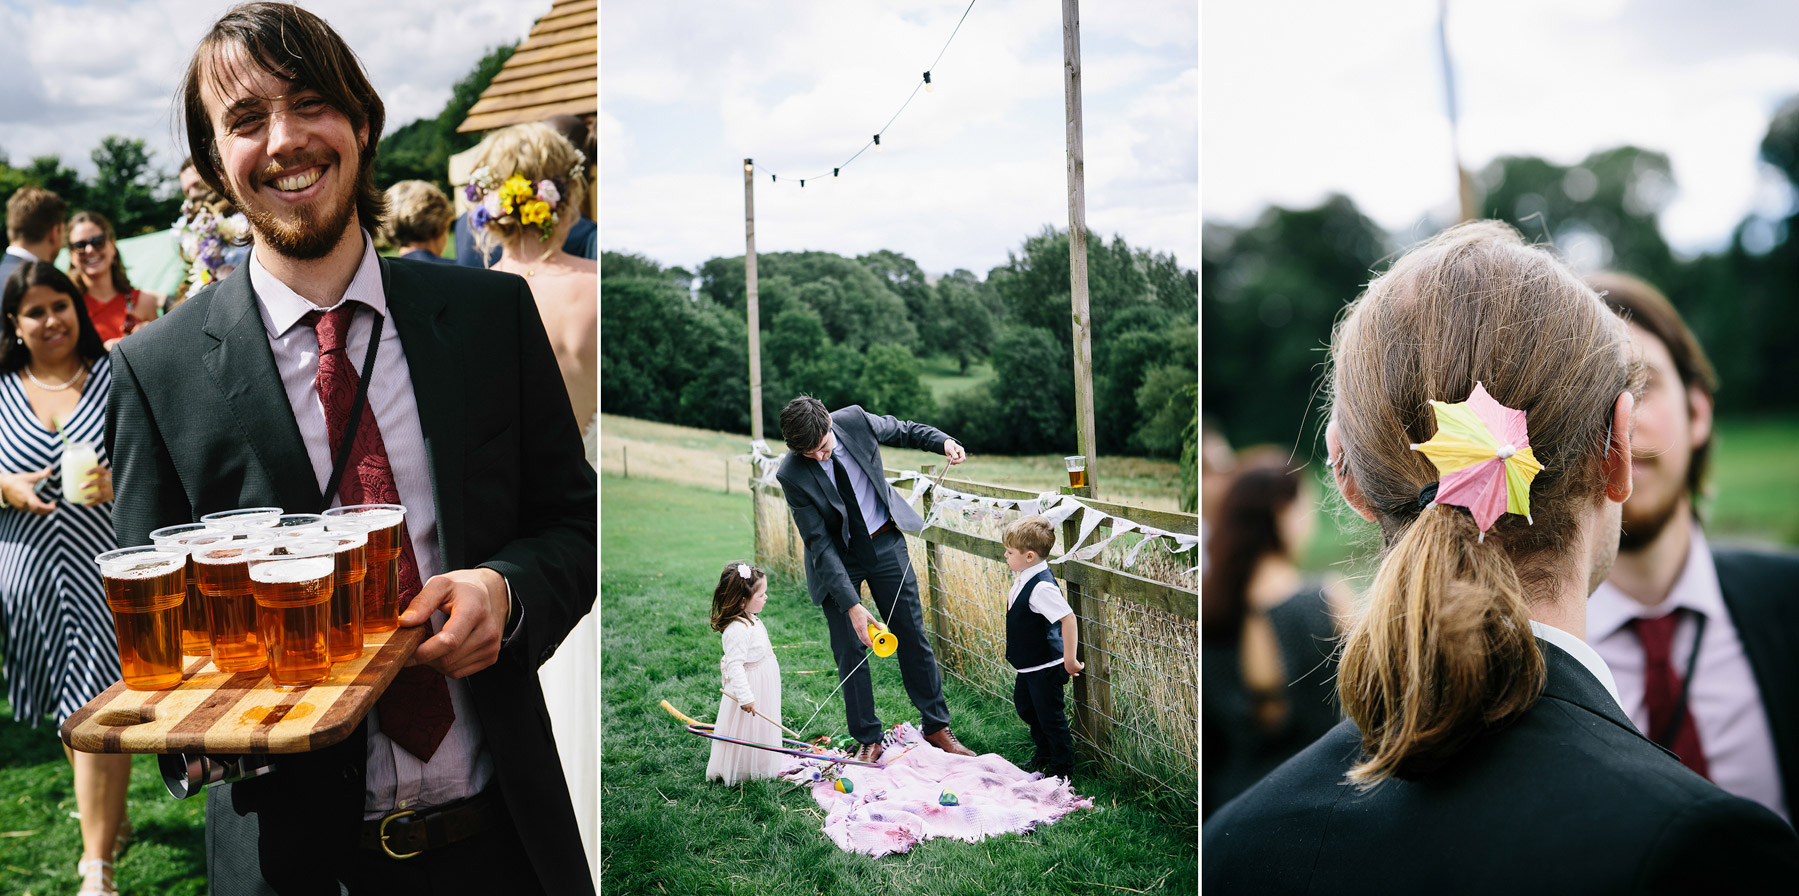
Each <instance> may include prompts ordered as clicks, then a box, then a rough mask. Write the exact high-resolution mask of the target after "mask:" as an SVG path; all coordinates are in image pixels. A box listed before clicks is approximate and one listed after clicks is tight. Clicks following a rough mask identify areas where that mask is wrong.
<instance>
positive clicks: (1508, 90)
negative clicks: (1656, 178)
mask: <svg viewBox="0 0 1799 896" xmlns="http://www.w3.org/2000/svg"><path fill="white" fill-rule="evenodd" d="M1436 13H1437V3H1436V2H1435V0H1380V2H1373V0H1357V2H1344V0H1281V2H1268V3H1242V2H1233V0H1203V3H1202V9H1201V17H1202V22H1203V25H1202V33H1203V38H1202V58H1203V73H1204V80H1205V87H1204V91H1203V96H1202V99H1201V101H1202V109H1203V112H1202V120H1203V122H1204V125H1203V128H1202V159H1203V167H1204V174H1203V176H1202V180H1203V185H1202V194H1203V200H1202V201H1203V203H1204V214H1205V218H1206V220H1208V221H1214V220H1216V221H1228V222H1233V223H1246V222H1248V221H1250V220H1253V218H1254V216H1255V214H1256V213H1257V212H1258V211H1260V210H1261V209H1263V208H1265V207H1266V206H1267V205H1269V204H1270V203H1278V204H1283V205H1288V206H1304V205H1310V204H1315V203H1316V202H1318V201H1319V200H1320V199H1322V198H1323V197H1324V195H1325V194H1326V193H1327V192H1329V191H1333V190H1334V191H1339V192H1344V193H1347V194H1349V195H1350V196H1351V197H1352V198H1354V199H1355V201H1356V204H1357V205H1358V206H1360V207H1361V209H1362V210H1363V212H1364V213H1366V214H1368V215H1370V216H1371V217H1373V218H1374V219H1375V220H1376V221H1378V222H1379V223H1381V224H1382V225H1383V226H1385V227H1387V228H1388V229H1389V230H1392V231H1395V232H1398V233H1400V234H1401V235H1402V236H1403V235H1408V234H1409V235H1412V236H1422V235H1423V234H1422V233H1414V232H1413V231H1412V230H1411V228H1414V227H1415V226H1416V225H1417V223H1418V221H1419V220H1420V219H1421V218H1422V217H1423V216H1425V215H1426V214H1427V213H1432V212H1434V213H1436V214H1437V216H1438V218H1439V219H1442V218H1445V217H1448V216H1450V214H1451V213H1452V211H1453V209H1454V203H1455V192H1454V191H1455V177H1454V173H1453V168H1452V167H1451V162H1450V158H1451V155H1450V133H1449V127H1448V123H1447V118H1446V116H1445V114H1444V98H1443V97H1444V94H1443V86H1442V75H1441V71H1442V69H1441V65H1440V61H1439V60H1440V55H1439V49H1438V47H1439V45H1438V42H1437V24H1436V22H1437V19H1436ZM1795 35H1799V4H1794V3H1790V2H1785V0H1733V2H1730V3H1690V2H1678V0H1509V2H1506V3H1476V2H1469V0H1451V2H1450V13H1449V43H1450V50H1451V53H1452V54H1453V55H1454V58H1455V63H1456V73H1455V77H1456V81H1457V89H1458V93H1459V100H1460V112H1461V135H1460V139H1461V145H1462V154H1463V157H1464V159H1465V161H1466V164H1467V165H1468V167H1470V168H1471V169H1478V168H1479V167H1480V166H1481V165H1483V164H1485V163H1486V162H1488V161H1490V160H1491V159H1493V158H1494V157H1496V156H1500V155H1508V154H1532V155H1538V156H1543V157H1545V158H1548V159H1551V160H1553V161H1556V162H1559V163H1562V164H1572V163H1574V162H1577V161H1579V160H1580V159H1581V158H1583V157H1585V156H1586V155H1587V154H1588V153H1590V152H1592V151H1594V150H1596V149H1605V148H1610V147H1614V146H1618V145H1622V144H1625V143H1633V144H1635V145H1638V146H1641V147H1644V148H1648V149H1656V150H1661V151H1663V152H1665V153H1667V154H1668V155H1669V156H1670V158H1671V161H1672V163H1673V169H1674V178H1675V181H1676V189H1677V192H1676V194H1675V195H1674V197H1673V200H1672V201H1671V203H1670V204H1669V205H1668V206H1667V207H1666V208H1665V209H1664V210H1663V213H1662V227H1663V231H1664V234H1665V235H1666V236H1667V238H1668V239H1669V241H1670V242H1671V243H1672V244H1673V245H1674V246H1675V248H1676V249H1677V250H1678V251H1682V252H1685V253H1695V252H1701V251H1707V250H1711V249H1715V248H1718V247H1719V246H1721V245H1724V244H1725V243H1727V242H1728V240H1729V237H1730V233H1731V230H1732V228H1734V227H1735V226H1736V225H1737V223H1738V222H1740V221H1741V220H1743V218H1744V217H1745V216H1748V215H1750V214H1756V213H1759V214H1763V215H1773V216H1779V215H1782V214H1784V213H1785V211H1786V209H1787V205H1788V203H1789V201H1790V197H1789V196H1788V191H1787V189H1786V188H1785V186H1784V184H1783V182H1782V181H1781V180H1780V178H1779V176H1778V175H1776V174H1774V173H1773V172H1772V170H1771V169H1768V168H1767V166H1765V165H1763V164H1761V163H1760V162H1759V161H1758V160H1757V157H1756V148H1757V145H1758V144H1759V143H1760V141H1761V138H1762V135H1763V134H1764V133H1765V132H1766V130H1767V124H1768V120H1769V118H1770V117H1771V116H1772V114H1773V112H1774V110H1775V109H1776V108H1778V107H1779V105H1780V103H1781V101H1783V100H1785V99H1786V98H1788V97H1791V96H1793V95H1795V94H1799V40H1795Z"/></svg>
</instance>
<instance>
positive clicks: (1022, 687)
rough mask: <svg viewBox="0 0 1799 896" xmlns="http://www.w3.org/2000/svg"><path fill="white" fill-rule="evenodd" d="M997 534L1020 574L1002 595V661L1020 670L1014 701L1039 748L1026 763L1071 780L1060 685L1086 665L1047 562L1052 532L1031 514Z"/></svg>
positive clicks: (1053, 540)
mask: <svg viewBox="0 0 1799 896" xmlns="http://www.w3.org/2000/svg"><path fill="white" fill-rule="evenodd" d="M1001 538H1002V540H1003V541H1004V543H1005V546H1006V565H1007V566H1009V567H1011V568H1012V571H1013V572H1015V573H1017V574H1018V578H1017V579H1015V580H1013V582H1012V590H1011V591H1010V592H1009V593H1008V594H1007V596H1006V662H1008V663H1011V664H1012V668H1013V669H1014V670H1016V671H1017V672H1018V681H1017V683H1016V684H1014V685H1013V686H1012V705H1013V707H1015V708H1016V709H1017V710H1018V717H1019V718H1021V719H1023V720H1024V723H1025V724H1026V725H1029V726H1030V728H1031V742H1032V743H1034V744H1036V746H1037V751H1036V753H1035V754H1033V755H1032V756H1031V761H1030V762H1029V763H1027V764H1026V767H1027V768H1037V767H1041V768H1042V769H1043V770H1044V771H1045V772H1047V773H1048V774H1050V775H1054V776H1056V777H1061V778H1069V779H1072V776H1073V773H1074V738H1073V736H1071V735H1070V734H1069V733H1068V714H1067V713H1066V712H1065V711H1064V710H1063V708H1062V688H1063V686H1064V685H1066V684H1068V679H1069V678H1070V677H1071V676H1077V675H1079V674H1081V668H1082V667H1083V665H1084V664H1083V663H1081V661H1079V660H1077V659H1075V658H1074V655H1075V650H1076V648H1077V647H1079V645H1080V635H1079V631H1078V628H1077V626H1076V623H1075V618H1074V611H1073V610H1071V609H1069V607H1068V601H1066V600H1063V599H1062V589H1061V588H1058V587H1056V577H1055V576H1053V575H1051V574H1050V571H1049V563H1048V562H1047V558H1048V557H1049V549H1050V548H1051V547H1052V546H1053V545H1055V543H1056V530H1055V528H1054V527H1052V526H1051V525H1050V523H1049V520H1047V519H1045V518H1043V517H1042V516H1040V515H1037V514H1032V515H1030V516H1024V517H1019V518H1018V519H1017V520H1016V521H1014V522H1013V523H1012V524H1011V525H1009V526H1007V527H1006V531H1005V533H1004V535H1002V536H1001Z"/></svg>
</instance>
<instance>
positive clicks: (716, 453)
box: [600, 414, 1181, 562]
mask: <svg viewBox="0 0 1799 896" xmlns="http://www.w3.org/2000/svg"><path fill="white" fill-rule="evenodd" d="M763 438H764V439H765V440H766V441H767V442H768V443H769V446H768V447H769V450H770V451H772V452H774V453H775V454H780V453H782V452H784V451H786V450H787V446H786V445H783V444H782V443H781V434H780V433H778V432H772V433H764V434H763ZM749 447H750V437H749V435H748V434H747V433H728V432H718V431H714V430H707V429H692V428H689V427H685V426H674V425H672V424H668V423H654V422H651V421H648V420H638V419H635V418H632V417H618V416H614V415H611V414H602V415H600V472H601V473H602V474H612V475H615V476H625V475H627V474H628V475H629V477H630V478H632V479H638V478H651V479H662V480H666V481H670V482H679V483H682V484H684V485H691V486H695V487H698V488H704V489H710V490H712V491H716V492H720V493H723V492H725V491H726V490H727V489H728V490H729V491H731V492H733V493H735V494H739V495H742V494H747V491H746V486H745V483H746V482H747V481H749V477H750V466H749V464H747V463H742V462H739V461H736V460H734V458H736V457H737V456H739V455H743V454H747V453H749ZM881 456H882V458H883V459H885V460H886V462H887V464H888V466H890V467H893V468H895V469H911V470H916V469H919V468H920V467H921V466H923V465H924V464H941V463H943V455H941V454H928V453H926V452H923V451H907V450H904V449H900V448H882V449H881ZM1094 469H1095V471H1096V479H1097V481H1098V483H1099V493H1098V495H1096V497H1097V498H1099V499H1100V500H1102V501H1113V502H1116V503H1119V504H1130V505H1133V506H1137V507H1150V508H1154V509H1157V510H1179V509H1180V484H1181V474H1180V469H1181V468H1180V464H1179V463H1177V462H1176V461H1172V460H1156V459H1152V458H1145V457H1112V456H1105V457H1101V458H1099V460H1098V463H1097V465H1096V466H1095V467H1094ZM1066 470H1067V468H1066V467H1064V466H1063V464H1062V455H1060V454H1053V455H1052V454H1033V455H1021V456H1011V455H999V454H974V455H970V456H969V459H968V461H967V462H966V463H964V464H962V465H961V466H960V467H959V468H957V470H956V471H955V472H954V473H952V474H951V475H952V476H954V477H956V478H961V479H971V480H974V481H977V482H987V483H991V484H994V485H1004V486H1009V487H1012V488H1021V489H1028V490H1032V491H1054V490H1055V488H1056V487H1057V486H1058V485H1067V484H1068V474H1067V471H1066ZM720 562H723V561H720Z"/></svg>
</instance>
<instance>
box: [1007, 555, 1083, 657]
mask: <svg viewBox="0 0 1799 896" xmlns="http://www.w3.org/2000/svg"><path fill="white" fill-rule="evenodd" d="M1046 569H1049V562H1048V561H1040V562H1038V563H1037V564H1036V565H1034V566H1027V567H1025V568H1024V569H1022V570H1020V571H1019V573H1018V577H1017V578H1015V579H1013V580H1012V588H1011V590H1009V591H1008V592H1007V593H1006V609H1007V610H1011V609H1012V605H1013V604H1014V603H1017V602H1018V593H1019V592H1020V591H1022V590H1024V584H1025V583H1026V582H1028V581H1030V580H1031V577H1033V576H1035V575H1036V574H1038V573H1040V572H1043V571H1044V570H1046ZM1030 600H1031V604H1030V606H1031V612H1033V613H1036V614H1038V615H1039V616H1042V617H1043V618H1045V619H1048V620H1049V621H1050V622H1051V623H1058V622H1061V621H1062V619H1063V617H1065V616H1068V615H1069V614H1071V613H1073V612H1074V608H1072V607H1070V606H1068V601H1067V600H1064V599H1063V597H1062V589H1061V588H1058V587H1056V585H1055V583H1053V582H1038V583H1037V587H1035V588H1032V589H1031V598H1030ZM1060 665H1062V660H1061V659H1059V658H1058V659H1056V660H1055V661H1053V662H1048V663H1044V664H1043V665H1041V666H1032V667H1030V668H1029V669H1016V670H1014V671H1017V672H1021V673H1022V672H1037V671H1040V670H1043V669H1048V668H1049V667H1051V666H1060Z"/></svg>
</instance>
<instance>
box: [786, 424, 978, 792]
mask: <svg viewBox="0 0 1799 896" xmlns="http://www.w3.org/2000/svg"><path fill="white" fill-rule="evenodd" d="M781 437H782V439H784V440H785V441H786V442H787V448H788V452H787V456H786V457H784V458H782V459H781V466H780V468H779V470H777V471H776V473H775V478H776V479H777V480H778V481H779V482H780V483H781V491H782V493H783V494H784V495H785V496H786V498H787V508H788V510H790V511H791V512H792V513H793V522H794V525H795V526H797V527H798V528H799V531H800V538H801V539H802V540H803V541H805V543H806V588H807V590H808V591H810V592H811V594H812V602H813V603H815V604H818V605H819V607H820V608H822V610H823V611H824V615H825V624H826V625H827V626H828V628H829V631H830V633H831V652H832V654H833V655H834V656H835V657H836V660H837V677H838V680H840V681H842V682H843V708H844V715H845V717H846V718H847V720H848V722H849V733H850V736H851V737H854V738H855V739H856V741H857V743H860V744H861V745H862V747H861V749H860V750H858V751H857V753H856V758H857V759H860V760H862V761H864V762H874V761H877V760H879V759H880V757H881V729H882V725H881V720H880V718H878V717H877V716H876V715H875V705H874V686H873V683H872V682H871V680H870V678H869V674H868V665H867V663H865V662H863V660H864V658H865V657H866V656H867V650H868V648H869V647H870V646H872V645H871V639H870V636H869V634H868V626H869V624H870V623H872V622H874V615H873V614H871V613H869V612H868V609H867V608H866V607H864V606H862V594H861V586H862V583H863V582H867V583H868V588H869V593H870V594H871V595H872V596H873V597H874V602H875V609H877V610H879V611H880V612H881V614H882V619H883V620H885V622H886V623H887V626H888V628H889V629H890V630H891V631H892V632H893V634H894V636H895V637H896V638H897V639H898V641H899V651H898V653H897V654H896V655H895V659H896V661H897V662H898V663H899V667H900V680H901V681H902V682H904V683H905V686H906V696H907V697H909V698H911V700H912V705H913V706H915V707H917V708H918V712H919V714H920V715H921V716H922V717H923V722H924V724H923V726H922V731H923V733H924V739H925V741H926V742H927V743H929V744H931V745H932V746H935V747H937V748H938V749H940V750H943V751H945V752H949V753H955V754H958V755H962V756H973V755H974V751H973V750H970V749H968V748H967V747H964V746H962V744H961V743H959V742H958V741H957V740H956V736H955V734H954V733H952V732H951V731H950V729H949V707H948V706H947V705H946V704H945V703H944V700H943V678H942V675H941V673H940V672H939V671H938V669H937V657H936V656H935V655H933V654H932V653H931V642H930V638H929V635H928V634H927V633H926V631H925V628H924V610H923V608H922V607H921V605H920V604H919V601H918V577H917V576H915V575H913V573H912V560H911V557H910V555H908V554H907V552H906V536H905V535H904V534H902V531H901V530H904V531H906V532H916V531H919V530H920V529H923V528H924V520H922V519H919V517H918V512H917V511H915V510H913V509H912V507H911V505H909V504H907V503H906V502H905V500H904V499H902V498H900V497H898V496H897V495H896V494H895V493H894V491H893V486H892V485H890V484H889V483H888V482H887V479H886V477H885V476H884V475H883V474H882V469H883V464H882V461H881V446H882V445H895V446H898V447H901V448H914V449H918V450H920V451H936V452H942V454H943V455H944V457H946V458H948V459H949V462H950V463H952V464H959V463H961V462H962V461H963V459H964V458H966V457H967V455H966V453H965V452H964V451H963V450H962V446H961V445H958V444H956V440H955V439H952V438H950V437H949V436H947V435H944V434H943V432H942V431H940V430H938V429H937V428H936V427H933V426H927V425H925V424H923V423H913V422H911V421H908V420H896V419H894V418H893V417H890V416H886V417H881V416H876V415H874V414H870V413H868V412H867V411H864V410H862V408H861V407H859V406H857V405H850V406H849V407H847V408H842V409H840V410H838V411H836V412H834V413H833V412H829V411H826V410H825V406H824V404H823V403H822V402H820V401H819V400H818V399H816V398H813V397H811V396H809V395H802V396H800V397H799V398H795V399H794V400H792V401H790V402H788V403H787V406H786V407H785V408H782V409H781Z"/></svg>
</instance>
